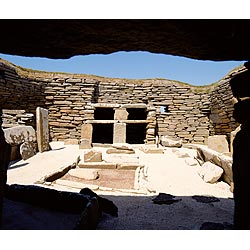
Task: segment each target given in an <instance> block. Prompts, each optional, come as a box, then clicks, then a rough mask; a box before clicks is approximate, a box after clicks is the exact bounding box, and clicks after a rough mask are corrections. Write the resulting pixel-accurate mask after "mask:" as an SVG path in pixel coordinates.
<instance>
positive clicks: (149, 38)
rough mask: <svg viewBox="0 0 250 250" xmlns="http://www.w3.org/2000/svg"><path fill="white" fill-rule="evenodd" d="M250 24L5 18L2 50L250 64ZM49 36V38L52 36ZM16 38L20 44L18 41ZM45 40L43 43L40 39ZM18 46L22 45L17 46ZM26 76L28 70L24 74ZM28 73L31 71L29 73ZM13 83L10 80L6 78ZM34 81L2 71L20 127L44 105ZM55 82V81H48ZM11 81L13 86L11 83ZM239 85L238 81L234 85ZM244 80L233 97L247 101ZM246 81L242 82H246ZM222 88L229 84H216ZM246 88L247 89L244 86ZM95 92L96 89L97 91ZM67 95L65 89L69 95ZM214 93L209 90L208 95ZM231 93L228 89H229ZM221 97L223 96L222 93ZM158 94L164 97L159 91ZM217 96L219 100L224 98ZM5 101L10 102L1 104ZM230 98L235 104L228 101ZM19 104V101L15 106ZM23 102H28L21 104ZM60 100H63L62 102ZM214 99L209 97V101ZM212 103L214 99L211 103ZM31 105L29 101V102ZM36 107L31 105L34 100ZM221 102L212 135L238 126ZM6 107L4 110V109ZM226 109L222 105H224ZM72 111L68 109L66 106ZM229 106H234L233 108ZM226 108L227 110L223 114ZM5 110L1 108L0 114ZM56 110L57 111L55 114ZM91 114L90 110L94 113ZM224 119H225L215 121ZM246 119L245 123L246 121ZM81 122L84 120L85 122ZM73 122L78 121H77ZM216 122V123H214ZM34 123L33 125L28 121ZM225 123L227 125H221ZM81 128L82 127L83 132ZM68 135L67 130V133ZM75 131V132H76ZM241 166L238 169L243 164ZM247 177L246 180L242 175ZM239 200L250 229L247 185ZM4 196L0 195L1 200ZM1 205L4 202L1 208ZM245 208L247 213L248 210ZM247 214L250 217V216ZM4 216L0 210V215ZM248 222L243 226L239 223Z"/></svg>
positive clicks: (240, 161) (239, 157) (241, 159)
mask: <svg viewBox="0 0 250 250" xmlns="http://www.w3.org/2000/svg"><path fill="white" fill-rule="evenodd" d="M249 26H250V20H244V19H240V20H234V19H232V20H221V19H220V20H84V19H83V20H1V46H0V52H1V53H6V54H14V55H25V56H43V57H48V58H69V57H71V56H73V55H84V54H98V53H104V54H105V53H106V54H107V53H112V52H116V51H139V50H140V51H149V52H153V53H164V54H172V55H179V56H185V57H189V58H195V59H200V60H218V61H225V60H249V58H250V50H249V37H248V36H247V35H246V30H248V29H249ZM48 34H50V35H49V36H48ZM17 37H18V41H17V39H16V38H17ZM41 38H42V39H41ZM17 43H18V46H17ZM26 73H27V72H26ZM27 74H28V73H27ZM7 75H8V76H9V78H10V79H11V81H8V84H7V82H6V76H7ZM43 79H44V81H43V82H40V83H39V82H38V81H34V78H32V77H28V76H26V77H25V76H24V77H22V81H21V80H20V78H19V76H17V74H16V73H15V70H13V69H9V70H4V71H3V70H2V66H1V68H0V86H1V88H0V93H1V97H3V98H1V103H0V105H1V106H0V107H1V108H2V109H5V115H4V116H3V119H6V115H7V118H8V119H9V120H11V119H14V120H15V121H16V119H17V121H16V122H18V123H22V124H23V123H25V122H28V120H32V116H30V115H27V113H28V114H30V113H32V114H34V113H35V108H36V107H38V106H40V107H44V106H45V102H46V99H45V92H44V83H46V78H43ZM48 81H49V82H51V79H49V80H48ZM13 82H14V83H15V84H13ZM236 82H237V81H236ZM240 82H241V80H239V81H238V83H237V84H235V85H234V84H233V85H232V89H233V92H234V96H235V97H239V92H243V93H245V95H243V96H244V97H247V98H249V96H250V94H249V92H248V91H246V90H247V89H248V90H249V87H248V85H247V84H249V78H246V81H245V83H247V84H245V85H244V86H245V87H242V86H241V85H240ZM243 82H244V81H243ZM217 86H218V87H219V88H220V87H222V86H224V87H226V89H227V88H228V87H227V84H221V86H220V85H217ZM246 86H247V87H246ZM96 90H98V89H97V88H96ZM66 92H67V93H68V91H65V93H66ZM209 92H210V91H209ZM229 92H230V91H229ZM229 92H228V94H225V92H223V91H222V92H220V91H217V92H215V93H216V94H217V95H220V94H221V96H224V97H223V98H224V99H225V100H227V98H228V96H231V94H230V93H229ZM219 93H220V94H219ZM159 94H160V93H159ZM223 98H222V99H220V98H219V97H218V96H217V100H223ZM3 99H4V100H5V101H7V103H5V102H3ZM27 100H30V101H32V100H36V106H35V107H32V104H30V106H27V103H28V102H27ZM228 100H231V97H229V99H228ZM16 101H18V102H17V103H16ZM22 101H25V102H22ZM58 101H61V100H58ZM210 101H211V99H210ZM212 101H213V99H212ZM26 102H27V103H26ZM11 103H12V104H15V103H16V104H18V108H19V115H18V117H17V116H15V115H13V114H12V113H11V111H6V109H9V110H13V108H14V107H13V105H11ZM30 103H32V102H30ZM222 103H223V102H220V101H217V102H216V104H215V105H217V106H219V107H223V108H218V110H220V112H218V115H217V112H216V111H215V110H216V109H213V110H212V112H211V114H213V116H212V118H210V121H213V123H216V125H217V127H216V129H215V130H214V131H220V132H216V133H222V131H221V129H222V128H223V129H228V127H230V126H232V124H234V123H235V122H234V121H233V120H232V116H231V115H229V114H230V112H231V111H230V108H229V109H227V108H226V109H225V105H228V104H229V103H230V101H227V102H225V103H223V104H222ZM3 104H4V106H2V105H3ZM221 105H222V106H221ZM67 107H70V105H67ZM229 107H231V105H229ZM238 108H239V109H240V110H241V111H242V112H241V113H242V115H241V117H240V119H237V121H238V122H240V123H244V128H243V133H240V135H239V136H237V138H238V139H237V140H236V142H237V143H235V149H236V148H237V146H239V148H241V147H242V148H243V149H244V150H243V151H240V150H238V151H237V152H236V154H234V156H233V164H234V169H237V171H238V173H240V174H239V175H236V176H234V178H235V179H236V182H237V183H241V181H243V184H245V183H246V182H245V180H246V178H247V177H246V174H245V173H248V172H244V171H245V170H246V169H249V168H248V166H249V159H248V158H249V157H248V156H249V154H250V148H249V143H248V142H247V141H245V136H244V135H249V131H250V129H249V125H247V124H249V123H247V122H246V121H247V117H249V105H243V106H241V105H239V106H238ZM225 110H227V111H226V112H225ZM0 111H1V110H0ZM54 111H56V108H55V110H54ZM91 112H92V111H91ZM218 117H223V119H224V120H221V122H220V119H217V118H218ZM242 117H243V118H244V119H242ZM81 119H82V118H81ZM74 121H77V119H76V120H75V119H74ZM215 121H216V122H215ZM226 121H231V125H230V126H229V125H226ZM30 122H32V121H30ZM222 125H223V126H222ZM79 130H80V129H79ZM67 131H68V130H67ZM76 132H77V131H76ZM3 145H4V142H3V133H0V146H1V147H3ZM4 154H5V151H0V159H4ZM240 165H241V166H243V167H242V168H243V170H242V168H241V169H239V166H240ZM5 166H6V162H5V161H3V160H1V162H0V170H1V177H2V175H5V173H4V172H5V171H6V170H5ZM244 176H245V177H244ZM4 185H5V182H4V178H1V182H0V190H3V188H4ZM237 195H238V197H240V202H239V203H238V204H237V211H236V214H238V215H239V214H242V217H238V218H237V220H238V221H237V223H238V229H239V228H244V229H246V228H247V229H249V228H250V225H249V220H245V218H244V216H245V215H246V214H247V213H248V211H249V209H248V207H247V206H246V204H249V203H248V200H247V198H246V197H248V196H249V185H247V186H246V185H243V189H241V188H239V189H238V193H237ZM1 196H2V193H1V194H0V198H2V197H1ZM1 208H2V202H1V200H0V209H1ZM245 208H247V209H248V210H247V211H246V209H245ZM248 214H249V213H248ZM0 217H1V211H0ZM244 221H246V222H247V223H246V224H244V225H242V224H241V223H244Z"/></svg>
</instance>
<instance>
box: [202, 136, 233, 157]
mask: <svg viewBox="0 0 250 250" xmlns="http://www.w3.org/2000/svg"><path fill="white" fill-rule="evenodd" d="M207 146H208V147H209V148H211V149H213V150H215V151H217V152H219V153H228V152H229V145H228V142H227V137H226V135H213V136H209V137H208V138H207Z"/></svg>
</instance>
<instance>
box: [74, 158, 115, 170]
mask: <svg viewBox="0 0 250 250" xmlns="http://www.w3.org/2000/svg"><path fill="white" fill-rule="evenodd" d="M78 167H79V168H95V169H116V168H117V164H116V163H107V162H87V163H85V162H84V161H83V160H81V161H80V162H79V163H78Z"/></svg>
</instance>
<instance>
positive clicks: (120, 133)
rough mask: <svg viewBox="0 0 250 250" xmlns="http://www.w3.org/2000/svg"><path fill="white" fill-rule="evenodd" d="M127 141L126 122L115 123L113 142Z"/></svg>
mask: <svg viewBox="0 0 250 250" xmlns="http://www.w3.org/2000/svg"><path fill="white" fill-rule="evenodd" d="M125 142H126V123H114V133H113V143H125Z"/></svg>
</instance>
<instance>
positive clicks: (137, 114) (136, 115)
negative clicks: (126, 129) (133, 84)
mask: <svg viewBox="0 0 250 250" xmlns="http://www.w3.org/2000/svg"><path fill="white" fill-rule="evenodd" d="M127 111H128V120H146V119H147V110H146V108H127Z"/></svg>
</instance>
